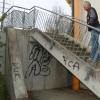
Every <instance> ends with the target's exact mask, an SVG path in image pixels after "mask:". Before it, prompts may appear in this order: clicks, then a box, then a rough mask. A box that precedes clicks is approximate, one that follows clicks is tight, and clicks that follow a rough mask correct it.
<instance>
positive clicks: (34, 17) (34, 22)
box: [33, 7, 36, 28]
mask: <svg viewBox="0 0 100 100" xmlns="http://www.w3.org/2000/svg"><path fill="white" fill-rule="evenodd" d="M35 24H36V7H34V11H33V28H35Z"/></svg>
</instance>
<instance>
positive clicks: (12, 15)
mask: <svg viewBox="0 0 100 100" xmlns="http://www.w3.org/2000/svg"><path fill="white" fill-rule="evenodd" d="M13 17H14V13H13V12H12V13H11V26H14V24H13V20H14V18H13Z"/></svg>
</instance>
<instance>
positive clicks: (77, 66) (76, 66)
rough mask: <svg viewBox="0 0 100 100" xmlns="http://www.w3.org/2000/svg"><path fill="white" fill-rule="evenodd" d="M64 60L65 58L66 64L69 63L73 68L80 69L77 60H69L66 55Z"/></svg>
mask: <svg viewBox="0 0 100 100" xmlns="http://www.w3.org/2000/svg"><path fill="white" fill-rule="evenodd" d="M63 60H64V63H65V65H68V67H71V68H73V70H75V69H77V70H79V69H80V68H79V63H78V62H77V61H76V62H74V61H71V60H68V58H67V57H65V56H63Z"/></svg>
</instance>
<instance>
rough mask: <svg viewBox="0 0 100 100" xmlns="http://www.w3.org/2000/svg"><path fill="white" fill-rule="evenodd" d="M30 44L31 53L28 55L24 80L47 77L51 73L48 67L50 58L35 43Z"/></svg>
mask: <svg viewBox="0 0 100 100" xmlns="http://www.w3.org/2000/svg"><path fill="white" fill-rule="evenodd" d="M30 44H31V47H32V48H31V51H30V54H29V62H30V63H29V66H28V68H27V70H26V73H25V78H27V77H30V76H31V75H34V76H39V75H40V76H48V75H50V73H51V70H50V68H49V67H48V65H49V63H50V61H51V59H52V56H51V55H50V54H49V53H48V52H47V51H46V50H45V49H44V48H43V47H42V46H41V45H39V43H37V42H36V41H33V42H31V43H30Z"/></svg>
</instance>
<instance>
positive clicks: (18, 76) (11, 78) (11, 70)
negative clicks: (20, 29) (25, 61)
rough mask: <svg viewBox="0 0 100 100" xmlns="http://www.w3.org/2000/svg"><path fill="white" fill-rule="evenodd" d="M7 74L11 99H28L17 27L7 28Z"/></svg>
mask: <svg viewBox="0 0 100 100" xmlns="http://www.w3.org/2000/svg"><path fill="white" fill-rule="evenodd" d="M6 75H7V82H8V87H9V93H10V95H11V100H28V95H27V90H26V86H25V82H24V76H23V71H22V63H21V59H20V54H19V49H18V45H17V34H16V31H15V29H13V28H8V29H7V47H6Z"/></svg>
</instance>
